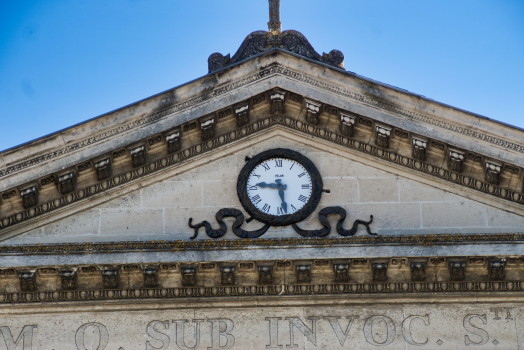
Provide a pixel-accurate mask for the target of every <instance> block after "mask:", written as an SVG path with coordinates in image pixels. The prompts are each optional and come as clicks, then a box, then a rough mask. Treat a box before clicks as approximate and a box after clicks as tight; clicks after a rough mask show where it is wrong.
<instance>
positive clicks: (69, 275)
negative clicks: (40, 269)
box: [60, 268, 76, 290]
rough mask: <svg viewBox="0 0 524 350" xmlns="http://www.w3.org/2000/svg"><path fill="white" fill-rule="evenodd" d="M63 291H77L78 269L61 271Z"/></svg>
mask: <svg viewBox="0 0 524 350" xmlns="http://www.w3.org/2000/svg"><path fill="white" fill-rule="evenodd" d="M60 280H61V282H62V290H74V289H76V268H74V269H67V270H62V271H60Z"/></svg>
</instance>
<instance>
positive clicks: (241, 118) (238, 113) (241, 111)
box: [233, 102, 249, 127]
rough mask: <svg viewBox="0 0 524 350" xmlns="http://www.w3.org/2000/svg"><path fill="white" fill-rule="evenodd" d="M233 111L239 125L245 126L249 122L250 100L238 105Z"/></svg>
mask: <svg viewBox="0 0 524 350" xmlns="http://www.w3.org/2000/svg"><path fill="white" fill-rule="evenodd" d="M233 111H234V112H235V118H236V120H237V127H241V126H244V125H246V124H247V123H248V122H249V102H245V103H241V104H238V105H236V106H235V107H234V108H233Z"/></svg>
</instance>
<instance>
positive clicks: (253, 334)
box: [0, 304, 524, 350]
mask: <svg viewBox="0 0 524 350" xmlns="http://www.w3.org/2000/svg"><path fill="white" fill-rule="evenodd" d="M434 306H435V305H431V306H425V307H420V306H415V307H414V309H417V310H418V312H414V313H411V312H410V311H408V310H410V309H412V308H413V306H409V305H407V308H405V309H404V311H401V309H399V308H396V307H394V308H389V309H388V308H387V307H386V308H385V309H383V310H381V307H378V308H377V307H375V306H374V307H359V306H351V307H344V306H342V307H340V306H337V307H334V308H333V307H312V308H305V309H304V308H298V309H297V308H293V307H284V308H283V309H280V310H278V311H276V312H278V314H279V315H278V316H263V315H264V314H268V313H269V314H273V315H274V312H275V309H274V308H261V309H257V310H255V309H249V308H247V309H235V308H232V309H227V308H223V309H219V310H220V311H219V312H220V313H224V316H226V315H227V316H226V317H224V318H207V317H205V316H203V317H202V316H201V317H200V318H193V319H189V318H184V317H176V316H175V317H172V318H169V316H173V315H176V313H178V312H179V311H177V310H176V309H174V310H170V311H162V312H161V313H160V314H158V315H157V316H159V317H162V318H160V319H156V320H151V319H148V315H149V313H150V310H144V311H143V312H138V313H136V311H135V312H134V314H133V315H134V316H130V315H122V317H120V316H119V317H117V318H115V317H114V316H110V315H109V314H105V316H104V315H103V313H100V314H99V316H97V318H96V320H97V321H99V322H94V320H92V321H91V322H89V320H87V322H85V321H84V322H85V323H77V321H76V319H75V317H77V315H71V316H70V318H69V319H67V320H66V318H67V316H66V317H65V318H64V316H63V314H60V315H56V317H57V319H58V318H60V321H59V323H56V320H55V321H52V322H49V318H47V319H46V321H43V320H42V317H44V318H45V317H46V316H39V315H31V316H30V317H31V319H35V321H36V322H35V323H34V324H32V325H27V324H26V325H21V324H20V322H18V321H16V320H15V319H13V318H12V317H15V318H16V317H18V316H9V317H6V318H4V321H3V323H0V335H1V336H0V338H1V340H0V350H4V349H7V350H33V349H34V350H37V349H53V350H65V349H67V350H69V349H73V350H74V349H76V350H123V349H127V350H129V349H135V348H136V349H145V350H171V349H181V350H204V349H205V350H222V349H239V350H240V349H248V348H249V349H253V350H257V349H315V348H318V349H368V348H369V349H371V348H373V349H375V348H377V349H381V348H383V349H389V348H390V347H391V348H399V349H400V348H402V349H404V348H406V349H407V348H410V349H411V347H413V346H414V347H417V348H419V347H420V348H421V349H424V348H428V349H430V348H431V349H434V348H435V347H437V348H438V349H440V348H442V349H463V348H464V347H466V348H468V349H469V348H477V347H478V348H479V349H483V348H486V349H488V348H493V346H497V347H496V348H497V349H499V348H500V349H510V348H511V349H517V347H516V346H517V344H516V342H518V341H519V340H518V339H519V337H520V334H522V329H521V328H522V327H523V326H524V324H523V323H522V322H523V320H522V319H521V318H522V315H523V310H524V309H523V308H519V309H515V308H514V307H511V306H508V305H500V304H499V305H497V304H495V305H490V306H486V307H484V308H476V311H474V312H472V309H471V308H467V309H462V310H463V311H460V310H457V308H456V307H455V306H447V307H446V306H442V305H441V306H440V307H439V308H435V307H434ZM402 308H404V306H403V307H402ZM458 309H461V307H458ZM424 310H426V311H428V312H424ZM375 311H376V312H377V313H375ZM182 312H184V311H182ZM201 312H204V313H205V311H195V312H191V314H195V315H196V314H200V313H201ZM124 313H125V312H124ZM100 315H102V316H100ZM79 317H80V318H82V319H84V318H85V316H79ZM164 317H165V318H164ZM116 319H118V320H119V321H116ZM11 322H13V324H9V323H11ZM69 322H74V323H75V326H74V328H72V329H71V328H68V326H67V325H68V324H69ZM100 322H103V324H102V323H100ZM57 324H60V326H61V328H59V329H58V328H56V325H57ZM510 333H511V334H510ZM521 345H522V344H521ZM441 346H442V347H441Z"/></svg>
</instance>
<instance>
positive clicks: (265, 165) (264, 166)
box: [262, 163, 269, 171]
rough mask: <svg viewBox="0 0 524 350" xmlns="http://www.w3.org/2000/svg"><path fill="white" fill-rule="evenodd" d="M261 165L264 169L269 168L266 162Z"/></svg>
mask: <svg viewBox="0 0 524 350" xmlns="http://www.w3.org/2000/svg"><path fill="white" fill-rule="evenodd" d="M262 167H263V168H264V169H265V170H266V171H268V170H269V164H267V163H264V164H262Z"/></svg>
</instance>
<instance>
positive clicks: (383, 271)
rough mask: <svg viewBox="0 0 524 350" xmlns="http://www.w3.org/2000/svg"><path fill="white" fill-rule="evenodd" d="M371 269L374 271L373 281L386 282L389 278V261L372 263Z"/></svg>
mask: <svg viewBox="0 0 524 350" xmlns="http://www.w3.org/2000/svg"><path fill="white" fill-rule="evenodd" d="M371 269H372V272H373V282H386V281H387V280H388V275H387V273H388V263H385V262H377V263H372V264H371Z"/></svg>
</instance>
